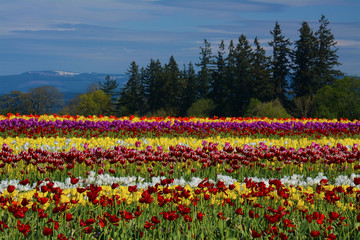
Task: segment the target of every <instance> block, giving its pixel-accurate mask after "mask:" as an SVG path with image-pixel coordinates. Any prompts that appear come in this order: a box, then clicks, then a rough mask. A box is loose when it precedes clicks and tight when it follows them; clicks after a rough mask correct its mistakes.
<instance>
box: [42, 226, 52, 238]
mask: <svg viewBox="0 0 360 240" xmlns="http://www.w3.org/2000/svg"><path fill="white" fill-rule="evenodd" d="M43 234H44V236H49V235H52V234H53V230H52V229H51V228H48V227H44V230H43Z"/></svg>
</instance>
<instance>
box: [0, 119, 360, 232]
mask: <svg viewBox="0 0 360 240" xmlns="http://www.w3.org/2000/svg"><path fill="white" fill-rule="evenodd" d="M359 128H360V122H359V121H353V122H350V121H347V120H340V121H336V120H318V119H301V120H300V119H280V120H277V119H242V118H220V119H219V118H213V119H196V118H135V117H130V118H121V119H117V118H114V117H101V116H100V117H89V118H84V117H79V116H77V117H72V116H56V115H53V116H46V115H44V116H16V115H8V116H2V117H0V131H1V132H2V135H1V136H2V138H0V145H1V146H2V149H1V151H0V171H1V175H0V204H1V208H2V210H1V213H0V216H1V217H0V231H2V236H5V238H6V239H9V238H14V239H15V238H24V237H26V238H30V239H44V238H49V239H52V238H55V239H79V238H83V239H138V238H144V239H251V238H263V239H265V238H266V239H267V238H269V239H308V238H314V239H317V238H319V239H324V238H325V239H358V238H360V151H359V149H358V143H359V142H360V141H359V135H360V134H359ZM261 129H262V130H261ZM245 133H246V134H245ZM96 134H98V135H97V136H94V135H96ZM56 135H57V136H56Z"/></svg>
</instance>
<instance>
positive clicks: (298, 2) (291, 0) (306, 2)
mask: <svg viewBox="0 0 360 240" xmlns="http://www.w3.org/2000/svg"><path fill="white" fill-rule="evenodd" d="M252 2H261V3H268V4H280V5H286V6H293V7H302V6H313V5H318V4H321V5H322V4H327V5H331V4H341V3H343V0H326V1H325V2H326V3H324V0H252Z"/></svg>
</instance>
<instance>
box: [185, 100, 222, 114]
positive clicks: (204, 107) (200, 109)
mask: <svg viewBox="0 0 360 240" xmlns="http://www.w3.org/2000/svg"><path fill="white" fill-rule="evenodd" d="M215 107H216V106H215V103H214V102H213V101H212V100H211V99H208V98H201V99H199V100H197V101H196V102H194V103H193V104H192V105H191V107H190V108H189V109H188V111H187V115H188V116H189V117H193V116H194V117H210V116H211V115H212V113H213V111H214V109H215Z"/></svg>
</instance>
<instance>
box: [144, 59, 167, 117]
mask: <svg viewBox="0 0 360 240" xmlns="http://www.w3.org/2000/svg"><path fill="white" fill-rule="evenodd" d="M145 72H146V77H145V94H146V96H147V105H148V111H149V112H150V113H153V112H155V111H157V110H159V109H160V108H161V107H162V106H164V104H165V101H164V98H163V95H164V80H163V79H164V77H163V67H162V66H161V63H160V60H159V59H157V60H156V61H155V60H154V59H151V60H150V64H149V65H148V66H147V67H146V70H145Z"/></svg>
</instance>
